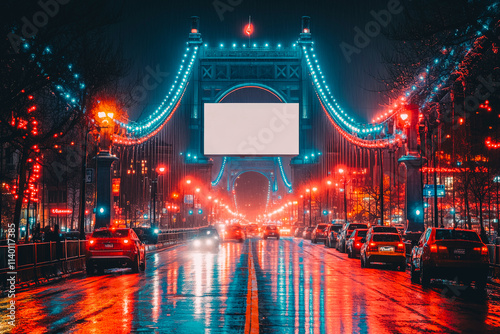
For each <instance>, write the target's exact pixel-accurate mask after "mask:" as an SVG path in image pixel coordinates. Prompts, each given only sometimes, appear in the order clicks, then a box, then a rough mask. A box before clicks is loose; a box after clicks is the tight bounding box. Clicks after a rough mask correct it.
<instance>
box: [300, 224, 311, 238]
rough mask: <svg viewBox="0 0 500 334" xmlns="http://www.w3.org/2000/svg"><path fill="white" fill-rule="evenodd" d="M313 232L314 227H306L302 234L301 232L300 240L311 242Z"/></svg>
mask: <svg viewBox="0 0 500 334" xmlns="http://www.w3.org/2000/svg"><path fill="white" fill-rule="evenodd" d="M313 230H314V227H312V226H309V227H306V228H305V229H304V232H302V238H304V239H307V240H311V235H312V231H313Z"/></svg>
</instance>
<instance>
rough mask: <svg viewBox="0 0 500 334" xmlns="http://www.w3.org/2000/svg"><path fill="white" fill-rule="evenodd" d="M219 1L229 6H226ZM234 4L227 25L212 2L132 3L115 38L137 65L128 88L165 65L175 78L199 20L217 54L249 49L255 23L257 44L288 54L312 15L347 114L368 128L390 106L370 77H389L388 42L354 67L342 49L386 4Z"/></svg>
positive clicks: (151, 99)
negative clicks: (248, 28) (193, 21)
mask: <svg viewBox="0 0 500 334" xmlns="http://www.w3.org/2000/svg"><path fill="white" fill-rule="evenodd" d="M220 1H222V2H223V3H226V4H229V2H227V0H220ZM231 3H233V4H238V3H239V5H236V6H231V8H232V11H226V12H225V13H223V20H222V21H221V19H220V17H219V15H218V13H217V11H216V9H215V7H214V1H211V0H206V1H193V0H187V1H158V0H145V1H133V0H126V1H125V6H124V8H123V9H122V11H123V15H122V17H121V21H120V22H119V23H118V24H116V25H114V26H113V27H112V28H111V29H110V34H112V36H113V38H116V40H118V41H120V43H121V45H122V47H123V49H124V51H125V53H126V56H127V57H129V58H130V59H131V60H132V61H133V70H132V71H131V74H130V80H132V79H133V78H135V76H136V73H137V72H139V73H140V72H141V71H142V72H144V70H145V68H146V67H147V66H150V67H151V68H155V67H156V66H157V65H159V67H160V69H161V70H162V71H164V72H170V73H174V72H175V71H176V70H177V68H178V66H179V64H180V63H179V62H180V59H181V57H182V55H183V51H184V46H185V43H186V41H187V37H188V33H189V28H190V17H191V16H193V15H196V16H199V17H200V22H201V23H200V32H201V33H202V38H203V41H204V43H208V44H209V45H211V46H215V45H219V44H220V43H225V45H230V44H232V43H238V44H240V45H241V44H243V43H247V42H248V39H247V38H246V36H244V35H243V27H244V25H245V24H246V23H247V22H248V16H249V15H251V16H252V22H253V24H254V26H255V32H254V35H253V38H252V43H253V42H255V43H258V44H264V43H269V44H270V45H277V44H278V43H281V44H283V45H284V46H290V45H291V44H293V43H294V42H295V41H296V40H297V38H298V37H299V33H300V24H301V21H300V20H301V17H302V16H303V15H308V16H310V17H311V32H312V36H313V39H314V41H315V46H316V50H317V52H318V56H319V60H320V64H321V65H322V67H323V69H324V72H325V75H326V77H327V81H328V82H329V85H330V87H331V88H333V92H334V94H335V96H336V98H337V99H338V100H339V101H340V102H341V104H342V106H343V108H344V109H345V110H351V111H352V112H353V114H354V115H355V117H357V119H358V120H360V121H367V120H368V121H370V120H371V118H372V117H373V115H374V114H377V112H378V111H379V110H381V109H382V108H381V104H382V103H383V102H384V101H385V99H384V98H383V96H381V95H380V94H379V93H376V92H372V91H371V90H373V89H374V88H375V86H376V82H375V80H374V79H373V78H372V76H371V75H372V74H376V73H377V72H378V71H380V70H383V66H381V61H380V51H382V50H383V51H389V50H390V48H389V47H388V42H387V40H386V39H385V38H384V36H383V35H382V34H380V35H378V36H376V37H374V38H372V40H371V42H370V44H369V45H368V46H367V47H366V48H363V49H362V50H361V53H360V54H354V55H353V57H352V61H351V63H348V62H347V61H346V59H345V58H344V56H343V54H342V51H341V49H340V46H339V45H340V43H341V42H343V41H344V42H346V43H349V44H353V39H354V36H355V31H354V28H355V27H356V26H358V27H361V28H363V27H364V26H365V24H366V23H367V22H369V21H371V20H373V18H372V17H371V15H370V11H372V10H375V11H379V10H381V9H385V8H387V3H388V1H387V0H384V1H380V0H377V1H372V0H370V1H368V0H364V1H361V0H352V1H331V0H330V1H317V0H312V1H263V0H257V1H249V0H242V1H239V0H232V2H231ZM396 19H398V17H394V20H396ZM170 84H171V77H167V78H166V80H165V81H164V82H163V83H162V85H160V87H158V88H157V89H156V90H154V91H152V92H151V93H150V94H149V95H148V97H147V99H146V100H145V101H144V103H142V104H139V105H136V106H133V107H132V108H131V109H130V110H129V113H130V114H131V118H134V116H135V117H137V115H138V114H139V113H140V112H144V113H148V111H149V110H152V109H156V105H158V103H159V101H160V100H161V99H163V98H164V96H165V94H166V92H167V91H168V87H169V86H170Z"/></svg>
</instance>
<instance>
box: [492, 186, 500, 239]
mask: <svg viewBox="0 0 500 334" xmlns="http://www.w3.org/2000/svg"><path fill="white" fill-rule="evenodd" d="M493 182H495V183H496V184H497V234H500V210H499V209H498V202H499V201H498V193H499V187H498V185H499V184H500V176H495V178H494V179H493Z"/></svg>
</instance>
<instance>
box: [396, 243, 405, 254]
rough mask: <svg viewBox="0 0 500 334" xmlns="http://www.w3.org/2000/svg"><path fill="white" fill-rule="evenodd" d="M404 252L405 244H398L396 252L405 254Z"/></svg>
mask: <svg viewBox="0 0 500 334" xmlns="http://www.w3.org/2000/svg"><path fill="white" fill-rule="evenodd" d="M404 251H405V244H403V243H399V244H398V248H397V250H396V252H401V253H403V252H404Z"/></svg>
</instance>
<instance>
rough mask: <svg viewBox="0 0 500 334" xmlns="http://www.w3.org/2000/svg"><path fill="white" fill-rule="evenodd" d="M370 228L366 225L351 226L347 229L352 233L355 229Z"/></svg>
mask: <svg viewBox="0 0 500 334" xmlns="http://www.w3.org/2000/svg"><path fill="white" fill-rule="evenodd" d="M367 227H368V226H367V225H366V224H351V225H349V227H348V228H347V229H348V230H349V231H352V230H355V229H358V228H367Z"/></svg>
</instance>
